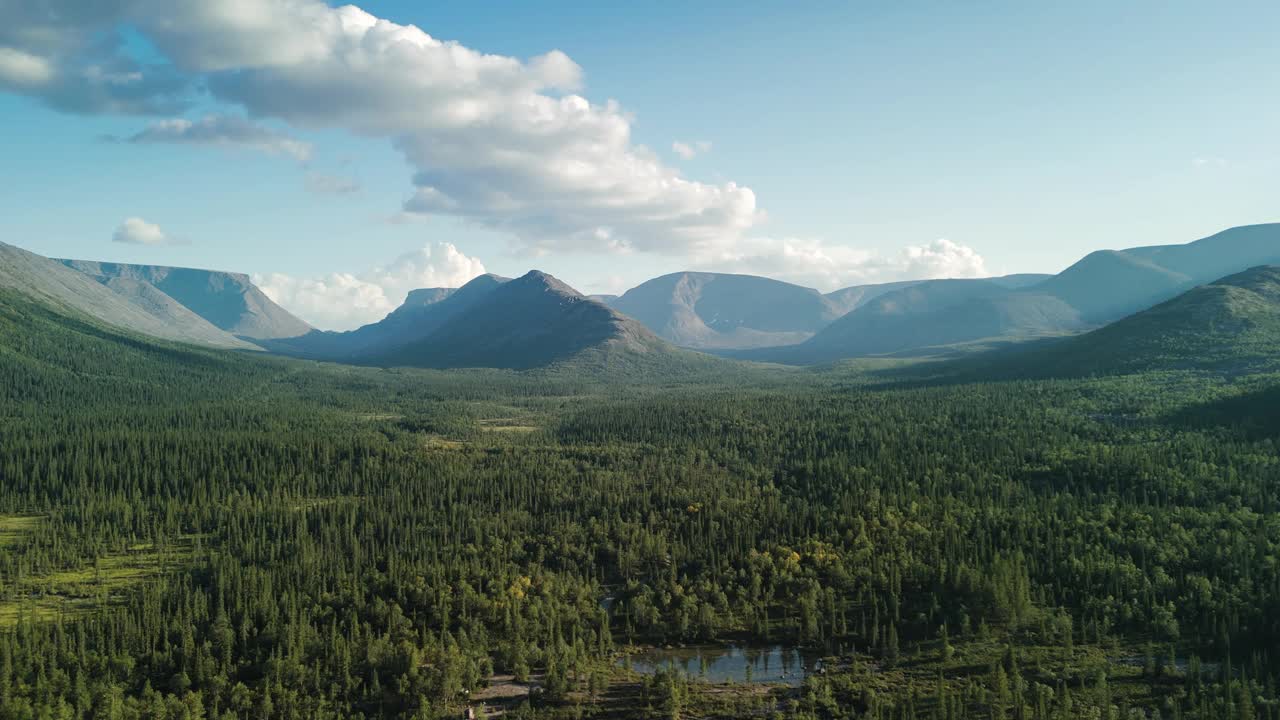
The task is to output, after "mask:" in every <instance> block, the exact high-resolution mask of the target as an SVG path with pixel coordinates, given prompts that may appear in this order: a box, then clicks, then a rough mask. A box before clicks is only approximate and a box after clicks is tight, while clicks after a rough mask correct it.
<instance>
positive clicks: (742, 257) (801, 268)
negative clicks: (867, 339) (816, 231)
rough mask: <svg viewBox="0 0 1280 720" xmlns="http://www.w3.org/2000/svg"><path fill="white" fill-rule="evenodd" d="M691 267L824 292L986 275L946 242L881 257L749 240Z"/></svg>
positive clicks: (977, 261) (974, 259) (974, 258)
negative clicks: (904, 281) (754, 277)
mask: <svg viewBox="0 0 1280 720" xmlns="http://www.w3.org/2000/svg"><path fill="white" fill-rule="evenodd" d="M695 264H696V265H698V266H699V267H702V268H705V269H707V270H715V271H720V272H741V273H749V274H755V275H765V276H768V277H773V278H777V279H780V280H787V281H789V282H794V283H797V284H800V285H805V286H809V287H816V288H818V289H820V290H824V291H825V290H835V289H838V288H842V287H848V286H850V285H862V284H870V283H881V282H893V281H895V280H923V279H934V278H975V277H987V276H988V275H989V274H990V273H989V272H988V271H987V267H986V262H985V261H984V260H983V258H982V256H981V255H979V254H978V252H977V251H976V250H974V249H973V248H971V247H968V246H966V245H961V244H958V243H955V242H952V241H950V240H946V239H939V240H934V241H933V242H931V243H929V244H927V245H918V246H909V247H906V248H903V249H902V250H901V251H899V252H898V253H896V254H893V255H888V256H886V255H883V254H880V253H876V252H872V251H868V250H860V249H857V248H853V247H849V246H846V245H834V244H830V243H826V242H823V241H821V240H811V239H798V238H781V239H778V238H749V239H746V240H743V241H742V242H740V243H738V244H737V245H736V246H735V247H734V248H732V249H730V250H727V251H724V252H720V253H717V254H714V255H706V256H702V257H700V258H698V259H697V260H696V263H695Z"/></svg>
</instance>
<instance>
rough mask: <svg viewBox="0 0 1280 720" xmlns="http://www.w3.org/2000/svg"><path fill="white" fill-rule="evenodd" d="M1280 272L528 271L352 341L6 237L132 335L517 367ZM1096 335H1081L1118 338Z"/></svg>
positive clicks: (1044, 307) (1229, 257) (220, 287)
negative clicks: (596, 280) (626, 286)
mask: <svg viewBox="0 0 1280 720" xmlns="http://www.w3.org/2000/svg"><path fill="white" fill-rule="evenodd" d="M1277 264H1280V225H1255V226H1247V227H1240V228H1234V229H1231V230H1227V231H1224V232H1222V233H1218V234H1217V235H1214V236H1211V237H1208V238H1205V239H1203V240H1199V241H1196V242H1193V243H1190V244H1186V245H1163V246H1151V247H1138V248H1133V249H1129V250H1119V251H1099V252H1095V253H1091V254H1090V255H1088V256H1086V257H1084V258H1082V259H1081V260H1080V261H1079V262H1077V263H1075V264H1074V265H1072V266H1071V267H1069V268H1067V269H1066V270H1064V271H1063V272H1062V273H1059V274H1058V275H1054V276H1043V275H1014V276H1007V277H1002V278H988V279H973V280H971V279H954V280H946V279H943V280H924V281H908V282H899V283H889V284H880V285H864V286H855V287H850V288H845V289H843V290H839V291H836V292H833V293H828V294H822V293H819V292H817V291H816V290H812V289H810V288H805V287H801V286H798V285H793V284H790V283H785V282H781V281H778V280H772V279H769V278H763V277H755V276H749V275H732V274H721V273H705V272H682V273H674V274H670V275H664V276H662V277H659V278H655V279H653V280H650V281H648V282H645V283H643V284H641V285H639V286H637V287H635V288H633V289H631V290H629V291H627V292H626V293H624V294H623V295H621V296H618V297H609V296H593V297H587V296H584V295H582V294H580V293H578V292H577V291H576V290H574V289H573V288H571V287H569V286H568V285H566V284H564V283H562V282H560V281H559V280H557V279H556V278H554V277H552V276H550V275H547V274H545V273H542V272H539V271H531V272H529V273H528V274H526V275H524V276H522V277H520V278H517V279H515V280H509V279H507V278H503V277H499V276H496V275H482V276H480V277H477V278H475V279H473V280H472V281H470V282H468V283H467V284H465V285H464V286H463V287H460V288H422V289H418V290H414V291H412V292H410V293H409V294H408V297H407V298H406V299H405V301H404V303H403V304H402V305H401V306H400V307H398V308H397V309H396V310H395V311H393V312H391V313H390V314H388V315H387V316H386V317H385V318H384V319H382V320H380V321H379V322H376V323H372V324H369V325H366V326H364V327H361V328H359V329H356V330H353V331H350V332H326V331H321V330H316V329H314V328H312V327H311V326H309V325H308V324H307V323H305V322H304V321H302V320H300V319H298V318H297V317H295V316H293V315H291V314H290V313H289V312H288V311H287V310H285V309H284V308H282V307H280V306H279V305H277V304H276V303H275V302H273V301H272V300H271V299H270V298H268V297H267V296H266V294H265V293H263V292H262V291H261V290H260V289H259V288H257V287H256V286H254V285H253V283H252V282H251V281H250V279H249V278H248V277H247V276H245V275H242V274H237V273H228V272H218V271H210V270H194V269H187V268H172V267H163V266H154V265H126V264H117V263H102V262H92V261H83V260H51V259H48V258H44V257H42V256H39V255H36V254H34V253H30V252H27V251H24V250H21V249H19V248H16V247H12V246H9V245H4V244H0V288H6V289H8V290H10V291H12V292H16V293H18V294H20V295H23V296H25V297H28V298H32V299H35V300H37V301H38V302H41V303H45V304H47V305H49V306H50V307H53V308H55V309H58V310H59V311H65V312H68V313H70V314H72V315H79V316H84V317H86V318H91V319H93V320H95V321H98V322H102V323H105V324H107V325H110V326H114V327H117V328H121V329H124V330H127V331H130V332H133V333H137V334H139V335H144V336H150V337H155V338H160V339H164V340H171V341H177V342H183V343H190V344H195V345H203V346H208V347H214V348H224V349H237V350H267V351H270V352H274V353H278V354H284V355H292V356H298V357H304V358H310V359H317V360H328V361H336V362H348V363H358V364H369V365H380V366H395V365H412V366H421V367H500V368H513V369H524V368H531V367H539V366H543V365H547V364H555V363H561V362H567V361H570V360H572V359H574V358H580V357H584V356H586V355H590V356H592V357H594V358H597V359H604V361H606V362H613V360H612V359H613V358H621V357H625V358H630V359H636V358H642V357H643V358H647V360H650V361H651V360H655V359H660V358H668V357H676V356H680V351H678V350H676V349H675V347H674V346H682V347H685V348H692V349H701V350H704V351H708V352H714V353H717V354H721V355H726V356H729V357H734V358H739V359H749V360H764V361H771V362H783V363H789V364H814V363H824V362H830V361H833V360H839V359H843V358H850V357H860V356H871V355H902V354H908V355H931V354H940V353H943V352H954V351H956V350H957V349H961V350H963V349H966V348H967V349H974V348H982V347H987V346H989V345H992V344H1006V343H1009V342H1015V341H1024V340H1032V339H1043V338H1053V337H1061V336H1075V335H1081V334H1082V333H1087V332H1088V331H1091V330H1095V329H1097V328H1103V327H1104V326H1107V325H1108V324H1109V323H1112V322H1115V321H1117V320H1122V319H1125V318H1128V319H1127V320H1125V322H1130V321H1137V320H1138V319H1139V318H1143V317H1149V316H1146V315H1144V312H1150V313H1154V312H1156V311H1157V310H1158V309H1159V308H1163V307H1165V306H1164V305H1162V303H1167V302H1168V301H1171V300H1173V299H1174V298H1180V299H1181V298H1192V299H1191V300H1183V301H1184V302H1193V301H1195V298H1198V297H1201V296H1202V295H1203V294H1204V293H1219V294H1222V293H1226V294H1227V295H1232V296H1235V295H1238V294H1239V292H1240V291H1236V290H1226V291H1224V290H1222V289H1221V288H1222V287H1229V286H1230V283H1228V284H1227V285H1222V283H1227V280H1225V279H1224V278H1225V277H1226V276H1234V275H1236V274H1237V273H1240V272H1242V271H1245V270H1247V269H1249V268H1252V267H1255V266H1268V265H1277ZM1259 272H1261V271H1259ZM1200 286H1204V287H1200ZM1188 291H1192V292H1191V293H1190V294H1187V295H1184V293H1187V292H1188ZM1255 294H1256V293H1255ZM1196 302H1202V301H1196ZM1178 307H1182V308H1183V311H1186V310H1187V307H1186V306H1178ZM1178 307H1175V308H1174V311H1173V313H1174V315H1178V314H1179V312H1181V311H1179V310H1178ZM1242 307H1243V306H1242ZM1135 313H1137V314H1136V315H1135ZM1196 317H1199V315H1197V316H1196ZM1146 322H1150V320H1147V321H1146ZM1224 327H1231V325H1230V324H1229V323H1228V324H1227V325H1224ZM1099 332H1100V333H1102V334H1101V335H1098V334H1088V335H1083V336H1082V337H1081V342H1084V338H1095V337H1104V338H1105V337H1109V336H1108V335H1107V333H1109V332H1118V331H1112V330H1110V329H1109V328H1107V329H1104V330H1101V331H1099ZM1061 347H1062V348H1064V349H1063V350H1062V351H1061V352H1067V350H1066V349H1065V348H1069V347H1073V346H1072V345H1069V344H1064V345H1062V346H1061ZM1095 354H1096V353H1095ZM683 356H684V357H687V356H688V355H687V353H686V354H685V355H683Z"/></svg>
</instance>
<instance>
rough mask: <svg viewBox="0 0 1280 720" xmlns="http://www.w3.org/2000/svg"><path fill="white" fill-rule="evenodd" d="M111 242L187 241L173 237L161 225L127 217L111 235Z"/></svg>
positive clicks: (174, 243)
mask: <svg viewBox="0 0 1280 720" xmlns="http://www.w3.org/2000/svg"><path fill="white" fill-rule="evenodd" d="M111 242H118V243H124V244H126V245H153V246H155V245H185V244H186V243H185V242H183V241H182V240H179V239H177V238H174V237H171V236H170V235H168V234H167V233H165V232H164V231H163V230H161V229H160V226H159V225H156V224H155V223H149V222H147V221H146V220H143V219H142V218H139V217H131V218H125V221H124V222H122V223H120V227H117V228H116V231H115V232H114V233H112V235H111Z"/></svg>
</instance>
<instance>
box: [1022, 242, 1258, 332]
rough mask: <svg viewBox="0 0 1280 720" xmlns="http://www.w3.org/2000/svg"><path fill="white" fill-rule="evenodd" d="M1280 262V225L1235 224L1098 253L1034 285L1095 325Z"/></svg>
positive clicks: (1038, 290)
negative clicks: (1176, 241)
mask: <svg viewBox="0 0 1280 720" xmlns="http://www.w3.org/2000/svg"><path fill="white" fill-rule="evenodd" d="M1275 263H1280V224H1270V225H1249V226H1245V227H1238V228H1232V229H1230V230H1225V231H1223V232H1220V233H1218V234H1216V235H1213V236H1210V237H1207V238H1204V239H1203V240H1197V241H1196V242H1193V243H1189V244H1186V245H1160V246H1154V247H1140V248H1132V249H1130V250H1104V251H1100V252H1095V253H1092V254H1090V255H1088V256H1086V257H1085V258H1084V259H1083V260H1081V261H1080V262H1078V263H1076V264H1075V265H1072V266H1071V267H1069V268H1067V269H1066V270H1064V271H1062V273H1060V274H1059V275H1057V276H1055V277H1053V278H1050V279H1049V280H1046V281H1045V282H1043V283H1040V284H1039V285H1036V286H1034V289H1035V290H1036V291H1037V292H1041V293H1045V294H1049V295H1054V296H1056V297H1059V298H1061V299H1062V300H1064V301H1066V302H1067V303H1068V304H1070V305H1071V306H1072V307H1074V308H1076V309H1077V310H1079V311H1080V314H1081V316H1082V317H1083V318H1084V319H1085V320H1087V321H1089V322H1094V323H1106V322H1111V321H1113V320H1118V319H1119V318H1122V317H1124V316H1126V315H1130V314H1132V313H1134V312H1137V311H1139V310H1143V309H1145V308H1149V307H1151V306H1152V305H1155V304H1156V303H1159V302H1163V301H1165V300H1168V299H1169V298H1172V297H1174V296H1176V295H1178V294H1179V293H1182V292H1184V291H1186V290H1188V289H1190V288H1192V287H1195V286H1196V285H1202V284H1204V283H1208V282H1212V281H1214V280H1217V279H1218V278H1221V277H1224V276H1226V275H1230V274H1232V273H1237V272H1240V271H1242V270H1245V269H1247V268H1250V267H1255V266H1259V265H1271V264H1275Z"/></svg>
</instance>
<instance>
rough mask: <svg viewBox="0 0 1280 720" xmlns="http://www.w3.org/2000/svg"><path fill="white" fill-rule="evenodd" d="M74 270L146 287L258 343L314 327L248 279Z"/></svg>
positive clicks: (109, 267) (105, 267)
mask: <svg viewBox="0 0 1280 720" xmlns="http://www.w3.org/2000/svg"><path fill="white" fill-rule="evenodd" d="M61 262H62V263H64V264H65V265H67V266H68V267H71V268H74V269H76V270H79V271H80V272H83V273H85V274H87V275H91V276H93V277H95V278H100V279H103V280H104V281H105V280H112V279H120V280H126V281H135V282H144V283H147V284H149V285H151V286H152V287H155V288H157V289H159V290H160V291H162V292H163V293H164V294H166V295H168V296H169V297H171V298H173V299H174V300H176V301H178V302H179V303H181V304H182V305H183V306H185V307H186V308H187V309H189V310H190V311H191V312H194V313H195V314H197V315H199V316H200V317H202V318H204V319H205V320H207V321H208V322H210V323H212V324H213V325H214V326H216V327H218V328H221V329H223V330H225V331H227V332H229V333H231V334H232V335H235V336H237V337H241V338H250V339H255V340H271V339H276V338H289V337H297V336H299V335H303V334H305V333H308V332H310V331H311V326H310V325H308V324H307V323H305V322H303V321H302V320H299V319H298V318H296V317H294V316H293V315H291V314H290V313H289V311H287V310H285V309H284V308H282V307H280V306H279V305H277V304H275V303H274V302H272V300H271V298H269V297H267V296H266V295H265V294H264V293H263V292H262V291H261V290H259V289H258V287H257V286H255V285H254V284H253V283H252V282H251V281H250V280H249V277H248V276H247V275H242V274H239V273H229V272H218V271H213V270H192V269H188V268H174V267H164V266H160V265H127V264H123V263H104V262H92V261H88V260H62V261H61Z"/></svg>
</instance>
